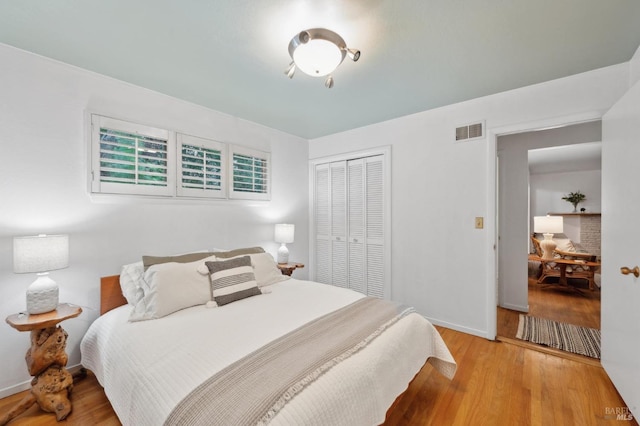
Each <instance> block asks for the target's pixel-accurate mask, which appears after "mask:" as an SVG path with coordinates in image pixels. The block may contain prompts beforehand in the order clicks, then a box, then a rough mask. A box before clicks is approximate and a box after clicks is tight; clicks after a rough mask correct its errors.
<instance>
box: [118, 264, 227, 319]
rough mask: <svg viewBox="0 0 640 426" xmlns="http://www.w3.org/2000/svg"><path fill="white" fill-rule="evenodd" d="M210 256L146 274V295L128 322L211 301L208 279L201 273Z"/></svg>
mask: <svg viewBox="0 0 640 426" xmlns="http://www.w3.org/2000/svg"><path fill="white" fill-rule="evenodd" d="M213 260H215V256H210V257H207V258H204V259H202V260H198V261H196V262H190V263H176V262H170V263H162V264H158V265H153V266H151V267H149V269H147V271H146V272H145V273H144V279H143V287H142V289H143V292H144V296H143V297H142V298H141V299H140V300H138V302H137V303H136V304H135V306H134V309H133V311H132V312H131V315H130V317H129V321H142V320H148V319H156V318H162V317H164V316H166V315H169V314H171V313H173V312H176V311H179V310H181V309H185V308H189V307H191V306H196V305H204V304H206V303H207V302H208V301H210V300H211V287H210V284H209V277H208V276H205V275H202V274H201V273H200V272H198V269H199V267H200V266H202V267H205V268H206V266H205V265H204V262H207V261H213Z"/></svg>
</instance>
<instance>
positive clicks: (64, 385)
mask: <svg viewBox="0 0 640 426" xmlns="http://www.w3.org/2000/svg"><path fill="white" fill-rule="evenodd" d="M81 312H82V308H81V307H80V306H76V305H71V304H69V303H61V304H59V305H58V307H57V308H56V309H55V310H53V311H51V312H46V313H44V314H36V315H29V314H27V313H18V314H13V315H9V316H8V317H7V320H6V321H7V323H8V324H9V325H10V326H11V327H13V328H15V329H16V330H18V331H30V332H31V347H30V348H29V350H28V351H27V354H26V355H25V360H26V361H27V368H28V369H29V374H31V375H32V376H33V380H32V381H31V394H30V395H29V396H28V397H26V398H24V399H23V400H22V401H21V402H20V403H19V404H18V405H17V406H16V407H14V408H13V409H11V410H10V411H9V412H8V413H6V414H5V415H3V416H2V417H0V425H3V424H5V423H7V422H9V421H10V420H11V419H13V418H15V417H17V416H19V415H20V414H22V413H23V412H24V411H26V410H27V409H29V407H31V406H32V405H33V404H35V403H37V404H38V405H39V406H40V408H41V409H42V410H43V411H46V412H48V413H55V415H56V419H57V420H58V421H60V420H63V419H65V418H66V417H67V416H68V415H69V413H70V412H71V401H69V395H70V394H71V388H72V387H73V377H72V376H71V374H70V373H69V372H68V371H67V369H66V368H65V366H66V365H67V361H68V356H67V353H66V352H65V347H66V346H67V332H66V331H64V330H63V329H62V327H60V326H59V325H57V324H58V323H59V322H62V321H64V320H66V319H69V318H74V317H77V316H78V315H80V313H81Z"/></svg>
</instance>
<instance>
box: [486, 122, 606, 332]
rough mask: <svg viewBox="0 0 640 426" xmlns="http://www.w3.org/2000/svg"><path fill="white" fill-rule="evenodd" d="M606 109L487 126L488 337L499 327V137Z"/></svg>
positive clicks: (539, 128) (568, 123)
mask: <svg viewBox="0 0 640 426" xmlns="http://www.w3.org/2000/svg"><path fill="white" fill-rule="evenodd" d="M605 112H606V111H588V112H584V113H580V114H573V115H567V116H559V117H550V118H546V119H542V120H536V121H529V122H523V123H517V124H510V125H506V126H500V127H493V128H487V218H488V219H489V220H487V221H486V227H487V235H488V236H489V238H488V239H487V259H486V261H487V265H488V266H489V267H488V268H487V277H486V281H485V282H486V286H487V288H486V304H487V305H486V311H487V339H489V340H495V338H496V335H497V328H498V300H497V297H496V291H497V285H498V270H497V265H498V264H497V262H498V256H497V253H498V229H497V225H496V222H497V218H498V209H497V205H496V203H497V195H498V194H497V184H498V182H497V181H496V176H497V175H496V172H497V156H498V151H497V148H498V136H504V135H509V134H514V133H522V132H528V131H532V130H543V129H550V128H554V127H561V126H567V125H572V124H579V123H585V122H589V121H595V120H600V119H602V116H603V115H604V113H605Z"/></svg>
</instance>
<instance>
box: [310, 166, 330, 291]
mask: <svg viewBox="0 0 640 426" xmlns="http://www.w3.org/2000/svg"><path fill="white" fill-rule="evenodd" d="M329 171H330V169H329V164H320V165H317V166H316V170H315V200H314V206H315V207H314V217H315V221H314V222H315V236H316V242H315V281H317V282H320V283H324V284H331V223H330V217H331V198H330V196H331V192H330V186H329Z"/></svg>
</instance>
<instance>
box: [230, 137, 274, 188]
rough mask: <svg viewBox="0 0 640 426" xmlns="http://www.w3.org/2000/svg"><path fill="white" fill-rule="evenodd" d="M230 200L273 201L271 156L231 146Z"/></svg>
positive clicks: (266, 153)
mask: <svg viewBox="0 0 640 426" xmlns="http://www.w3.org/2000/svg"><path fill="white" fill-rule="evenodd" d="M229 177H230V179H229V198H236V199H245V200H269V199H271V154H269V153H268V152H262V151H258V150H255V149H250V148H244V147H240V146H235V145H230V146H229Z"/></svg>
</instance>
